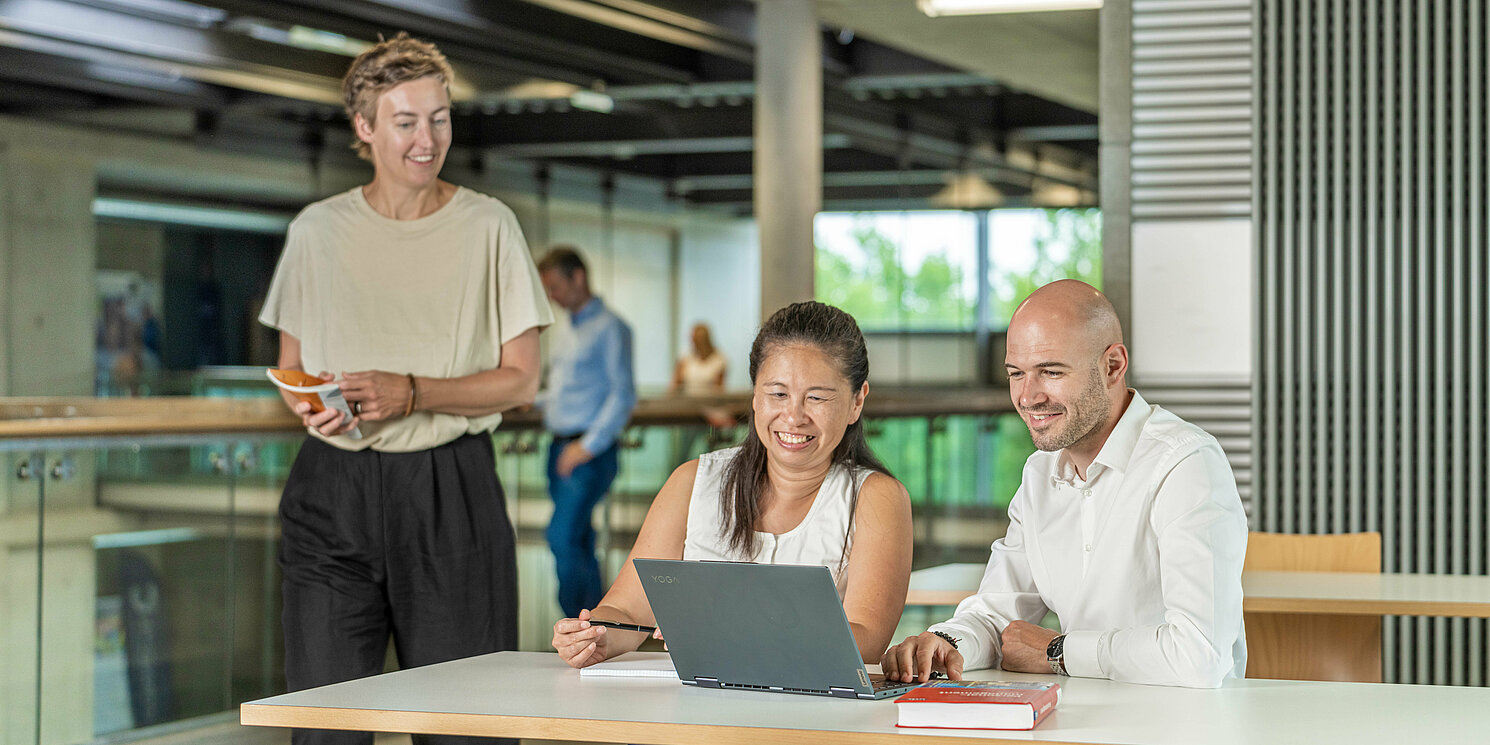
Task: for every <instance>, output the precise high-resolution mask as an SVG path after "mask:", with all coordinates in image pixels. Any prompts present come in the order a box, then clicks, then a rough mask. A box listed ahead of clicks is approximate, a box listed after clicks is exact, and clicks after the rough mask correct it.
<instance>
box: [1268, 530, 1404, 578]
mask: <svg viewBox="0 0 1490 745" xmlns="http://www.w3.org/2000/svg"><path fill="white" fill-rule="evenodd" d="M1243 569H1245V570H1246V571H1249V572H1374V573H1379V572H1381V534H1380V533H1344V534H1341V535H1289V534H1284V533H1256V532H1253V533H1248V534H1247V559H1246V563H1245V564H1243Z"/></svg>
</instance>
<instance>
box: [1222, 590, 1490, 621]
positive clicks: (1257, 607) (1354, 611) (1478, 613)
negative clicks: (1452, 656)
mask: <svg viewBox="0 0 1490 745" xmlns="http://www.w3.org/2000/svg"><path fill="white" fill-rule="evenodd" d="M1242 610H1244V611H1247V612H1250V613H1298V614H1314V615H1341V616H1444V617H1449V618H1490V604H1487V603H1478V602H1471V601H1463V602H1456V601H1427V602H1425V601H1421V600H1362V599H1351V598H1279V597H1269V596H1256V595H1251V596H1244V597H1243V598H1242Z"/></svg>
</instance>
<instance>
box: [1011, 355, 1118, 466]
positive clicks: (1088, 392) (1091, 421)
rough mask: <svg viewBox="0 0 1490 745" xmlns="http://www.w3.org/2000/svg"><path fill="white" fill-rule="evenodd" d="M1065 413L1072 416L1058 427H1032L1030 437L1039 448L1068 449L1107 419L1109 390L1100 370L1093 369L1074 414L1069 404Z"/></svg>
mask: <svg viewBox="0 0 1490 745" xmlns="http://www.w3.org/2000/svg"><path fill="white" fill-rule="evenodd" d="M1065 416H1067V417H1072V418H1070V419H1069V421H1067V422H1066V424H1065V425H1064V426H1062V427H1061V428H1060V429H1059V431H1056V432H1049V433H1043V434H1042V433H1036V432H1035V431H1034V430H1033V429H1032V430H1030V439H1032V440H1034V442H1035V448H1036V449H1038V450H1043V451H1045V452H1047V453H1050V452H1055V451H1057V450H1065V449H1066V448H1068V447H1071V446H1072V445H1075V444H1076V443H1078V442H1081V440H1082V439H1083V438H1085V437H1086V436H1087V435H1090V434H1091V433H1092V432H1095V431H1096V430H1097V429H1099V428H1100V427H1101V426H1102V424H1103V423H1105V422H1106V421H1107V390H1106V389H1105V388H1103V386H1102V373H1101V372H1100V371H1098V370H1096V369H1093V370H1092V374H1091V377H1090V378H1088V379H1087V385H1086V387H1085V388H1083V389H1082V391H1081V397H1080V398H1078V399H1076V406H1075V414H1074V415H1073V414H1072V407H1069V406H1068V407H1066V409H1065Z"/></svg>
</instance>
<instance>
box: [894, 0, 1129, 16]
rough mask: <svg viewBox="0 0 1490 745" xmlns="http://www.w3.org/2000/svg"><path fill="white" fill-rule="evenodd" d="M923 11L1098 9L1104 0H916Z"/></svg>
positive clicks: (950, 13) (938, 13) (977, 12)
mask: <svg viewBox="0 0 1490 745" xmlns="http://www.w3.org/2000/svg"><path fill="white" fill-rule="evenodd" d="M916 6H917V7H919V8H920V9H921V12H922V13H925V14H926V15H929V16H931V17H932V18H935V17H937V16H968V15H981V14H985V13H1033V12H1037V11H1047V10H1096V9H1097V8H1101V7H1102V0H916Z"/></svg>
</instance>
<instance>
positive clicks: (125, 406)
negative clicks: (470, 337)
mask: <svg viewBox="0 0 1490 745" xmlns="http://www.w3.org/2000/svg"><path fill="white" fill-rule="evenodd" d="M864 410H865V416H867V417H870V418H895V417H925V416H949V415H983V414H1002V413H1005V412H1011V411H1013V410H1014V407H1013V405H1012V404H1011V403H1010V402H1009V395H1008V392H1007V391H1005V390H1003V389H1000V388H936V389H888V390H886V389H873V390H872V391H871V393H870V396H869V399H868V400H867V401H866V402H865V405H864ZM709 411H719V412H723V413H725V414H727V415H729V416H732V417H735V418H736V419H743V418H744V417H745V415H746V414H748V413H749V411H750V396H749V394H745V393H737V394H725V395H720V396H703V397H683V396H666V397H653V398H643V399H641V400H640V401H638V402H637V407H636V410H635V411H634V412H633V413H632V415H631V424H632V425H653V426H656V425H684V424H703V423H705V421H706V420H705V416H706V412H709ZM542 425H543V421H542V417H541V415H540V414H539V413H538V412H537V411H535V410H531V409H530V410H526V411H520V412H508V414H507V415H506V416H505V417H504V418H503V421H502V429H504V430H531V429H538V428H540V427H542ZM300 429H301V427H300V420H299V419H298V418H296V417H295V416H294V415H292V414H291V413H290V412H289V410H288V409H286V408H285V406H284V404H283V403H282V402H281V401H280V400H279V399H278V398H277V397H272V396H266V397H263V398H208V397H196V396H160V397H154V398H89V397H82V396H37V397H28V398H0V438H10V439H19V438H46V437H103V436H110V435H145V434H189V433H235V432H255V433H261V432H287V433H288V432H297V431H299V430H300Z"/></svg>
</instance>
